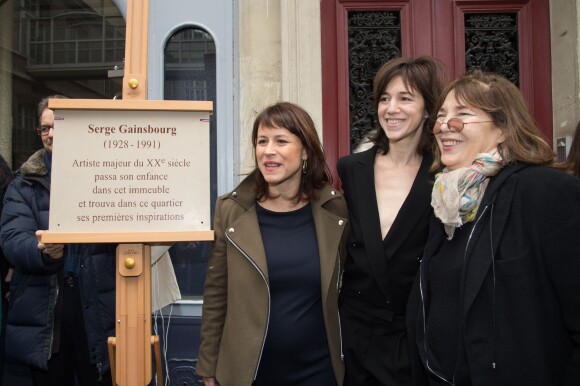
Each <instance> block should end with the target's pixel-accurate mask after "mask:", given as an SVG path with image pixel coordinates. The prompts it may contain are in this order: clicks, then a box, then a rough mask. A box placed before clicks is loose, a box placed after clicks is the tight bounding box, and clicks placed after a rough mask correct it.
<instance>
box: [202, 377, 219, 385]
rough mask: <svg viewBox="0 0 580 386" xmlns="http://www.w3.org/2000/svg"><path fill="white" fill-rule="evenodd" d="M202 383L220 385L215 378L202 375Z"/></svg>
mask: <svg viewBox="0 0 580 386" xmlns="http://www.w3.org/2000/svg"><path fill="white" fill-rule="evenodd" d="M203 384H204V386H220V384H219V382H218V381H216V380H215V378H206V377H203Z"/></svg>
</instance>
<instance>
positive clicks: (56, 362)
mask: <svg viewBox="0 0 580 386" xmlns="http://www.w3.org/2000/svg"><path fill="white" fill-rule="evenodd" d="M49 98H55V99H58V98H64V97H63V96H59V95H54V96H51V97H48V98H44V99H43V100H41V101H40V103H39V105H38V120H39V126H38V127H37V129H36V132H37V133H38V134H39V135H40V138H41V140H42V144H43V149H40V150H38V151H37V152H36V153H34V154H33V155H32V156H31V157H30V158H29V159H28V160H27V161H26V162H25V163H24V164H23V165H22V166H21V168H20V169H19V171H18V173H17V176H16V178H15V179H14V180H13V181H12V183H11V184H10V186H9V187H8V190H7V192H6V196H5V199H4V207H3V210H2V217H1V219H0V243H1V246H2V249H3V250H4V253H5V255H6V258H7V259H8V260H9V261H10V263H11V264H12V265H13V266H14V272H13V276H12V282H11V283H10V309H9V312H8V315H7V328H6V359H7V360H8V361H11V362H17V363H23V364H26V365H28V366H30V368H31V375H32V381H33V384H34V386H53V385H59V386H63V385H64V386H73V385H75V378H76V381H77V382H78V384H80V385H83V386H85V385H86V386H92V385H95V386H96V385H107V386H108V385H111V383H112V382H111V375H110V366H109V361H108V347H107V338H108V337H109V336H113V335H114V331H115V248H116V245H114V244H67V245H63V244H43V243H41V242H40V235H41V234H42V232H43V230H46V229H48V217H49V204H50V176H51V165H52V150H53V134H54V112H53V111H52V110H50V109H49V108H48V99H49ZM64 150H65V151H66V149H64ZM62 199H65V200H66V197H63V198H62Z"/></svg>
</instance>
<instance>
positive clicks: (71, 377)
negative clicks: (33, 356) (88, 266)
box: [31, 279, 112, 386]
mask: <svg viewBox="0 0 580 386" xmlns="http://www.w3.org/2000/svg"><path fill="white" fill-rule="evenodd" d="M78 284H79V283H78V280H77V279H74V280H73V281H72V282H70V283H69V284H68V285H67V284H65V286H64V291H63V294H62V296H63V299H62V301H63V306H62V323H61V331H60V350H59V352H58V353H53V354H52V357H51V358H50V360H49V361H48V370H41V369H38V368H31V375H32V383H33V384H34V386H75V385H80V386H105V385H106V386H110V385H112V381H111V374H110V371H109V372H107V373H106V374H101V373H100V372H99V369H97V367H96V366H95V365H92V364H91V360H90V353H89V346H88V343H87V334H86V331H85V324H84V320H83V312H82V308H81V307H82V305H81V296H80V288H79V285H78Z"/></svg>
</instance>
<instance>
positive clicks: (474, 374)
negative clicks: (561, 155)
mask: <svg viewBox="0 0 580 386" xmlns="http://www.w3.org/2000/svg"><path fill="white" fill-rule="evenodd" d="M579 230H580V179H577V178H575V177H571V176H568V175H565V174H563V173H561V172H558V171H555V170H553V169H548V168H545V167H536V166H531V167H525V168H523V167H522V166H507V167H505V168H504V169H503V170H502V171H501V172H500V173H499V174H498V175H497V176H495V177H493V178H492V179H491V181H490V184H489V186H488V188H487V190H486V192H485V195H484V197H483V199H482V202H481V204H480V207H479V211H478V214H477V219H476V222H475V225H474V227H473V230H472V234H471V238H470V240H469V242H468V245H467V247H466V250H465V251H464V256H463V258H464V267H463V273H462V278H461V287H460V288H461V293H460V299H461V302H460V304H461V312H460V315H449V318H460V323H459V325H460V326H461V327H460V331H458V335H459V342H460V344H459V347H460V350H459V353H458V362H457V367H456V371H455V384H456V385H458V386H460V385H470V386H488V385H497V386H504V385H505V386H508V385H509V386H517V385H526V386H533V385H537V386H545V385H570V386H571V385H578V384H580V237H579V236H580V234H579ZM445 242H448V241H446V235H445V232H444V230H443V225H442V224H441V222H439V220H437V219H436V218H435V217H433V219H432V222H431V232H430V234H429V241H428V243H427V245H426V248H425V255H424V258H423V261H422V263H421V269H420V274H419V277H420V283H421V286H419V283H416V285H415V286H414V288H413V291H412V293H411V296H410V298H409V307H408V316H407V323H408V333H409V338H410V341H411V362H412V367H413V374H414V380H415V384H416V385H427V384H428V381H427V379H426V373H425V370H424V369H425V366H423V364H424V363H425V359H426V351H425V345H424V342H425V337H424V327H423V326H424V316H423V310H424V309H427V310H429V307H430V302H429V291H428V277H427V275H426V274H425V271H426V269H427V267H428V265H429V261H430V259H431V257H432V256H434V255H435V254H436V253H437V251H438V250H439V249H440V247H441V245H442V244H443V243H445ZM451 242H453V240H451Z"/></svg>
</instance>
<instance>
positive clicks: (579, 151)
mask: <svg viewBox="0 0 580 386" xmlns="http://www.w3.org/2000/svg"><path fill="white" fill-rule="evenodd" d="M563 166H564V169H565V170H566V171H567V172H569V173H570V174H572V175H574V176H576V177H580V122H578V124H577V125H576V132H575V134H574V139H572V146H570V153H568V157H567V158H566V162H564V165H563Z"/></svg>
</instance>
